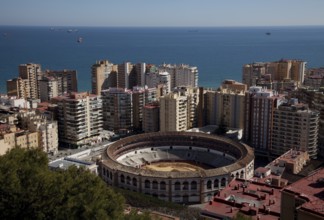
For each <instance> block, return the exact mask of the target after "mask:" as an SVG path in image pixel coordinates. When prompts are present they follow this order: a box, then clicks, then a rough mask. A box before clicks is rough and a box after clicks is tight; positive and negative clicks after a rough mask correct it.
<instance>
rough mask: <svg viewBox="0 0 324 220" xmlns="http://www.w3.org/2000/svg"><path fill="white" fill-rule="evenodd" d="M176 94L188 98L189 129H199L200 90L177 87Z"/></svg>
mask: <svg viewBox="0 0 324 220" xmlns="http://www.w3.org/2000/svg"><path fill="white" fill-rule="evenodd" d="M173 92H174V93H179V94H180V95H181V96H185V97H187V129H189V128H194V127H197V125H198V105H199V101H200V100H199V92H200V90H199V88H198V87H195V88H193V87H184V86H182V87H175V88H174V90H173Z"/></svg>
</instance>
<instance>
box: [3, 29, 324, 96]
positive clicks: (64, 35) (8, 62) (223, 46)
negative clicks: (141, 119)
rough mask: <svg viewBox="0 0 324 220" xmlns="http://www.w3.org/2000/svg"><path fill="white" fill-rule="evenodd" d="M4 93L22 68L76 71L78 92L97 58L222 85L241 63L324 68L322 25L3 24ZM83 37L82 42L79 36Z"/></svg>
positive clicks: (237, 73) (87, 86)
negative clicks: (183, 71) (190, 74)
mask: <svg viewBox="0 0 324 220" xmlns="http://www.w3.org/2000/svg"><path fill="white" fill-rule="evenodd" d="M0 34H1V36H0V93H5V92H6V83H5V81H6V80H8V79H10V78H14V77H17V76H18V66H19V64H23V63H39V64H41V65H42V69H43V70H45V69H51V70H62V69H75V70H77V72H78V82H79V83H78V84H79V90H80V91H86V90H90V89H91V83H90V80H91V79H90V74H91V70H90V68H91V65H92V64H94V63H95V62H96V61H97V60H101V59H108V60H109V61H110V62H112V63H116V64H118V63H122V62H124V61H130V62H133V63H137V62H146V63H152V64H161V63H172V64H181V63H184V64H189V65H191V66H197V67H198V70H199V85H200V86H205V87H218V86H219V84H220V83H221V82H222V81H223V80H224V79H234V80H237V81H241V70H242V65H243V64H245V63H252V62H258V61H260V62H261V61H276V60H279V59H282V58H284V59H301V60H304V61H306V62H307V67H323V66H324V27H323V26H313V27H208V28H207V27H206V28H201V27H200V28H195V27H192V28H188V27H177V28H176V27H174V28H167V27H165V28H153V27H152V28H140V27H138V28H135V27H133V28H126V27H122V28H116V27H114V28H113V27H106V28H105V27H11V26H0ZM80 39H81V40H80Z"/></svg>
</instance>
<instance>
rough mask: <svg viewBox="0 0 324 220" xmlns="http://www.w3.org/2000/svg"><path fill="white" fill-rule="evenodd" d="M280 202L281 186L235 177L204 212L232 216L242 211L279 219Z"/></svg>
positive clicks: (253, 216)
mask: <svg viewBox="0 0 324 220" xmlns="http://www.w3.org/2000/svg"><path fill="white" fill-rule="evenodd" d="M280 204H281V193H280V188H278V187H271V186H269V185H267V184H264V183H259V182H252V181H245V180H242V179H234V180H232V181H231V182H230V183H229V184H228V186H227V187H226V188H225V189H223V190H222V191H221V192H219V193H218V194H217V195H216V196H215V197H214V199H213V201H211V202H210V203H209V204H207V205H206V206H205V208H204V210H203V213H204V212H206V213H208V214H210V215H213V216H223V217H230V218H231V217H233V216H235V215H236V214H237V212H242V213H244V214H246V215H250V216H252V218H253V219H257V218H258V217H261V219H278V218H279V216H280Z"/></svg>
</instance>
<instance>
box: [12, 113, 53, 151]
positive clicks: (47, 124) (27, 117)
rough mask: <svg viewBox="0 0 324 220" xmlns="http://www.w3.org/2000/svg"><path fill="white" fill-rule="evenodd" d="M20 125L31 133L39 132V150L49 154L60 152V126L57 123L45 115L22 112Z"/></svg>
mask: <svg viewBox="0 0 324 220" xmlns="http://www.w3.org/2000/svg"><path fill="white" fill-rule="evenodd" d="M18 119H19V124H20V126H21V127H22V128H24V129H26V130H29V131H30V132H38V134H39V135H38V143H39V146H38V148H40V149H42V150H43V151H44V152H46V153H48V154H56V153H57V152H58V125H57V121H55V120H53V119H48V118H47V117H45V116H44V115H41V114H36V112H35V111H30V112H20V113H19V114H18Z"/></svg>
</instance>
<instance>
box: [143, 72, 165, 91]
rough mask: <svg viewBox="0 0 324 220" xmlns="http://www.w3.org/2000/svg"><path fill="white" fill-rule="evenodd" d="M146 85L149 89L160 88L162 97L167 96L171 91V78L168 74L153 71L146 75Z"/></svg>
mask: <svg viewBox="0 0 324 220" xmlns="http://www.w3.org/2000/svg"><path fill="white" fill-rule="evenodd" d="M145 80H146V85H147V86H148V88H160V89H159V90H161V92H160V93H161V95H160V96H163V95H166V94H168V93H169V92H170V91H171V76H170V74H169V73H168V72H160V71H158V70H153V71H151V72H147V73H146V74H145Z"/></svg>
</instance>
